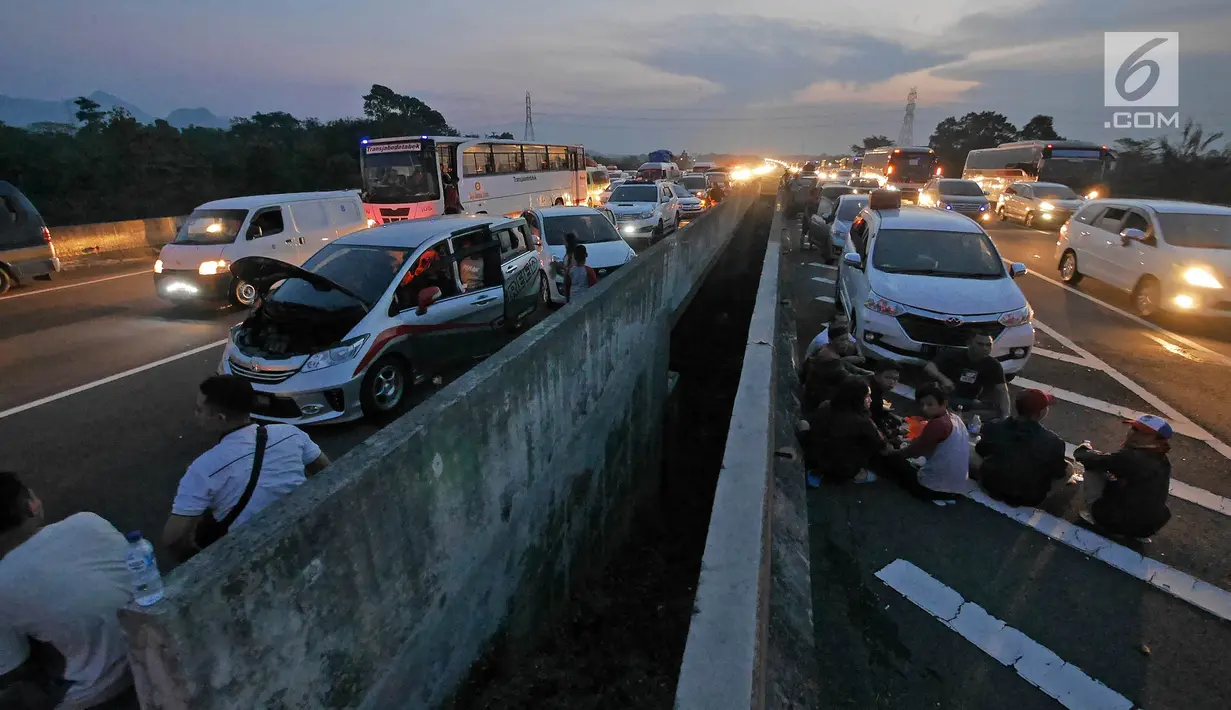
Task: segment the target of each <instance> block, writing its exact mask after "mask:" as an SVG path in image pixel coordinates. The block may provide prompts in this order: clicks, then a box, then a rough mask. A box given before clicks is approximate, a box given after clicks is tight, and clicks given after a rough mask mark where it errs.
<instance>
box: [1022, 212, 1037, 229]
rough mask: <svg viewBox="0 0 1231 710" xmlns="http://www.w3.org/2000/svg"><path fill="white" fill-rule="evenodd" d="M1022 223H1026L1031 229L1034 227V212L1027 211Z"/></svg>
mask: <svg viewBox="0 0 1231 710" xmlns="http://www.w3.org/2000/svg"><path fill="white" fill-rule="evenodd" d="M1022 224H1024V225H1026V226H1027V227H1029V228H1030V229H1034V213H1033V212H1027V213H1026V219H1024V220H1022Z"/></svg>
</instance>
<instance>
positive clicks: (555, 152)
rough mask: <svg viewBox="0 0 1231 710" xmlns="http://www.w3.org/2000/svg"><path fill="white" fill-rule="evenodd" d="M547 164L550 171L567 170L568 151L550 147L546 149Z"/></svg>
mask: <svg viewBox="0 0 1231 710" xmlns="http://www.w3.org/2000/svg"><path fill="white" fill-rule="evenodd" d="M547 155H548V163H549V164H550V167H551V169H552V170H568V149H567V148H563V147H556V146H551V147H549V148H548V149H547Z"/></svg>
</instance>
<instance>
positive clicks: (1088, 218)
mask: <svg viewBox="0 0 1231 710" xmlns="http://www.w3.org/2000/svg"><path fill="white" fill-rule="evenodd" d="M1102 212H1103V206H1102V205H1086V206H1085V207H1082V208H1081V209H1079V210H1077V214H1075V215H1073V219H1075V220H1077V221H1078V222H1081V223H1083V224H1093V223H1094V220H1095V219H1096V218H1097V217H1098V216H1099V215H1100V214H1102Z"/></svg>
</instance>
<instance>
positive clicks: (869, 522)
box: [793, 223, 1231, 710]
mask: <svg viewBox="0 0 1231 710" xmlns="http://www.w3.org/2000/svg"><path fill="white" fill-rule="evenodd" d="M989 233H990V234H991V235H992V238H993V240H994V241H995V243H996V245H997V247H998V248H999V250H1000V251H1001V253H1002V255H1003V256H1004V257H1005V258H1006V259H1008V260H1011V261H1021V262H1024V263H1025V264H1027V265H1028V266H1029V267H1030V269H1031V270H1032V271H1033V272H1034V273H1033V274H1032V275H1028V276H1026V277H1024V278H1022V279H1020V280H1019V282H1018V283H1019V284H1020V286H1021V288H1022V290H1023V291H1024V292H1025V294H1026V296H1027V297H1028V298H1029V300H1030V303H1031V305H1033V307H1034V310H1035V314H1036V318H1037V322H1036V327H1037V328H1038V329H1039V337H1038V341H1037V345H1038V350H1036V352H1035V354H1034V356H1033V357H1032V359H1031V361H1030V362H1029V364H1028V365H1027V367H1026V369H1025V371H1024V372H1023V374H1022V375H1021V376H1020V377H1019V378H1018V379H1017V380H1016V381H1015V382H1014V383H1013V386H1014V389H1015V391H1016V388H1017V386H1019V385H1022V386H1032V387H1043V388H1046V389H1049V390H1050V391H1052V392H1053V394H1055V395H1056V396H1057V397H1058V398H1059V400H1060V401H1059V403H1058V404H1056V405H1055V406H1054V407H1053V408H1052V413H1051V416H1050V417H1049V418H1048V419H1047V420H1046V422H1045V424H1046V425H1047V426H1049V427H1050V428H1051V429H1053V430H1054V431H1056V432H1057V433H1058V434H1059V435H1060V436H1061V437H1063V438H1064V439H1065V440H1066V441H1068V442H1071V443H1079V442H1081V441H1082V440H1084V439H1090V440H1092V441H1093V442H1094V444H1095V446H1096V447H1099V448H1102V449H1105V450H1114V449H1115V448H1118V445H1119V442H1120V441H1121V440H1122V438H1123V434H1124V431H1125V427H1124V425H1123V424H1122V423H1121V419H1122V418H1123V416H1125V415H1127V414H1131V413H1133V412H1151V413H1156V414H1161V415H1163V416H1165V417H1167V418H1168V419H1169V420H1170V421H1171V422H1172V424H1173V425H1175V426H1176V429H1177V431H1178V434H1177V436H1176V437H1175V439H1174V440H1173V448H1172V451H1171V453H1170V458H1171V461H1172V465H1173V476H1174V481H1175V483H1174V485H1173V487H1172V497H1171V501H1170V504H1169V505H1170V507H1171V510H1172V514H1173V518H1172V520H1171V522H1170V524H1169V525H1168V526H1167V527H1166V528H1164V529H1163V531H1162V532H1160V533H1159V534H1157V535H1155V536H1154V538H1153V541H1152V542H1151V543H1149V544H1145V545H1138V544H1136V543H1131V544H1127V546H1126V545H1125V544H1124V541H1122V540H1109V539H1107V538H1104V537H1101V536H1098V535H1095V534H1092V533H1091V531H1088V530H1086V529H1083V528H1080V527H1079V526H1077V525H1075V524H1074V521H1077V520H1078V517H1077V512H1078V509H1079V508H1078V504H1077V500H1076V499H1075V494H1076V493H1077V487H1076V486H1071V487H1070V488H1069V490H1068V492H1067V495H1065V496H1063V497H1062V498H1061V499H1060V500H1056V501H1049V502H1048V503H1046V504H1045V510H1043V511H1040V512H1035V511H1033V510H1032V509H1031V510H1017V509H1012V508H1005V507H1004V506H992V505H989V504H991V503H992V501H989V500H987V499H985V498H981V497H980V496H979V495H978V494H977V493H976V494H973V497H972V498H971V499H966V500H962V501H959V503H958V505H956V506H950V507H937V506H932V505H928V504H925V503H921V502H919V501H915V500H913V499H911V498H909V497H908V496H906V495H905V494H904V493H902V492H901V491H899V490H897V489H896V488H894V487H893V486H891V485H885V484H884V483H880V482H878V483H874V484H871V485H862V486H858V485H852V486H848V487H839V488H834V487H828V486H825V487H822V489H820V490H818V491H812V492H811V493H810V509H811V510H810V518H811V536H810V537H811V542H812V569H813V574H814V578H813V595H814V608H813V614H814V618H815V621H816V628H817V637H816V639H817V647H818V652H819V655H820V659H821V666H822V685H823V687H826V688H827V692H826V694H827V696H828V698H829V700H830V701H831V702H830V705H832V706H835V707H851V708H856V707H857V708H874V707H879V708H895V709H897V708H937V707H940V708H958V707H961V708H968V709H971V710H980V709H984V708H987V709H989V710H990V709H992V708H1003V707H1009V706H1012V707H1019V708H1055V707H1058V706H1057V704H1056V700H1054V699H1053V697H1057V696H1063V698H1064V699H1063V701H1062V704H1063V706H1065V707H1069V708H1084V709H1093V708H1124V710H1128V709H1129V708H1132V707H1148V708H1186V709H1192V710H1199V709H1207V708H1208V709H1209V710H1214V709H1216V708H1227V707H1231V676H1229V675H1228V674H1227V661H1226V659H1227V658H1229V657H1231V595H1228V594H1227V592H1225V591H1223V590H1231V558H1229V557H1228V556H1227V550H1229V549H1231V500H1229V499H1231V447H1228V446H1227V445H1226V444H1224V443H1223V442H1225V441H1231V418H1229V417H1228V414H1231V323H1208V322H1207V323H1193V322H1185V321H1183V320H1182V319H1170V320H1166V321H1163V322H1160V323H1152V322H1146V321H1142V320H1140V319H1137V318H1135V317H1133V316H1131V315H1129V314H1128V313H1126V312H1125V309H1127V308H1128V304H1127V300H1128V299H1127V296H1124V295H1120V294H1118V293H1115V292H1113V291H1111V290H1110V289H1107V288H1103V287H1100V286H1098V285H1097V284H1094V283H1091V282H1090V281H1089V280H1087V281H1086V282H1084V283H1083V284H1082V286H1081V289H1080V290H1074V289H1070V288H1067V287H1064V286H1062V285H1061V284H1059V283H1058V282H1056V281H1055V278H1056V271H1055V262H1054V259H1053V249H1054V247H1055V242H1056V235H1055V233H1054V232H1040V231H1036V230H1029V229H1025V228H1022V227H1018V226H1015V225H1002V224H999V223H995V224H992V225H991V226H990V229H989ZM815 254H816V253H815V252H797V253H796V254H794V255H793V261H794V263H795V268H796V279H795V292H794V298H795V301H796V303H797V304H798V305H797V309H798V311H799V315H800V318H799V328H798V330H799V337H800V338H801V342H806V340H803V339H805V338H807V339H810V338H811V337H812V335H814V334H815V333H816V332H817V330H818V329H819V327H820V325H821V324H822V323H823V322H824V321H825V320H827V319H828V318H829V317H830V315H831V314H832V312H833V306H832V305H831V303H832V296H833V288H834V285H833V283H832V281H833V280H834V279H835V278H836V272H835V271H834V269H832V268H829V267H824V266H822V265H820V264H819V263H818V260H817V259H816V257H815ZM914 382H918V379H917V378H916V379H915V380H914ZM903 391H904V393H908V390H903ZM898 402H899V404H900V405H901V406H903V407H908V406H909V403H908V400H906V399H899V400H898ZM1066 664H1067V665H1066Z"/></svg>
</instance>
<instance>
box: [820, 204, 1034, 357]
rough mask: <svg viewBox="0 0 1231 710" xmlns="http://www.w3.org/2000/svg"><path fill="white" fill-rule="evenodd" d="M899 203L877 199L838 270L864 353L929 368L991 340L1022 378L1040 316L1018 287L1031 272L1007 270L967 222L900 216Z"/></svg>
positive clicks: (909, 212)
mask: <svg viewBox="0 0 1231 710" xmlns="http://www.w3.org/2000/svg"><path fill="white" fill-rule="evenodd" d="M896 194H897V193H893V192H888V191H878V192H875V193H873V194H872V197H871V198H870V203H871V204H870V206H869V207H868V208H866V209H864V210H863V211H862V212H860V214H859V216H858V217H856V218H855V221H854V222H853V223H852V224H851V229H850V233H849V235H848V236H847V238H846V244H845V246H844V248H843V253H842V261H841V262H840V264H839V267H838V294H839V295H840V296H841V299H842V303H843V307H844V308H845V310H846V314H847V316H848V317H849V318H850V321H851V326H852V329H853V331H854V335H855V338H856V339H857V341H858V342H859V347H860V350H861V351H862V352H863V354H864V355H867V356H870V357H874V358H877V359H881V360H892V361H895V362H903V363H910V364H916V365H922V364H925V363H926V362H927V361H929V360H932V359H933V358H935V357H936V356H937V355H938V354H939V353H940V352H942V351H944V350H952V349H960V348H964V347H965V346H966V343H967V342H968V341H969V340H970V337H971V336H972V335H974V334H975V333H976V332H978V333H986V334H987V335H990V336H992V338H993V340H994V343H993V345H992V357H995V358H996V359H997V360H999V361H1000V364H1001V365H1002V366H1003V367H1004V371H1005V373H1006V374H1009V375H1013V374H1016V373H1018V372H1020V371H1021V369H1022V368H1023V367H1025V365H1026V360H1027V359H1028V358H1029V357H1030V350H1031V349H1032V348H1033V347H1034V326H1033V325H1032V324H1031V323H1032V321H1033V319H1034V313H1033V311H1032V310H1031V309H1030V305H1029V304H1028V303H1027V302H1026V297H1025V295H1023V294H1022V292H1021V289H1019V288H1018V287H1017V284H1016V283H1014V282H1013V279H1015V278H1017V277H1018V276H1021V275H1023V274H1025V273H1026V267H1025V266H1024V265H1023V264H1013V265H1012V266H1011V267H1010V268H1009V269H1008V270H1006V269H1005V266H1004V263H1003V262H1002V261H1001V258H1000V253H999V252H997V251H996V246H995V245H994V244H993V243H992V240H991V239H990V238H989V237H988V236H987V233H986V232H984V231H983V229H982V228H980V227H979V225H978V224H976V223H975V222H974V220H972V219H970V218H969V217H966V216H963V215H960V214H954V213H952V212H947V211H940V210H935V209H930V208H927V207H914V206H910V207H901V206H900V204H901V203H900V199H901V198H900V196H897V197H895V195H896ZM872 207H877V208H878V209H872Z"/></svg>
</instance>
